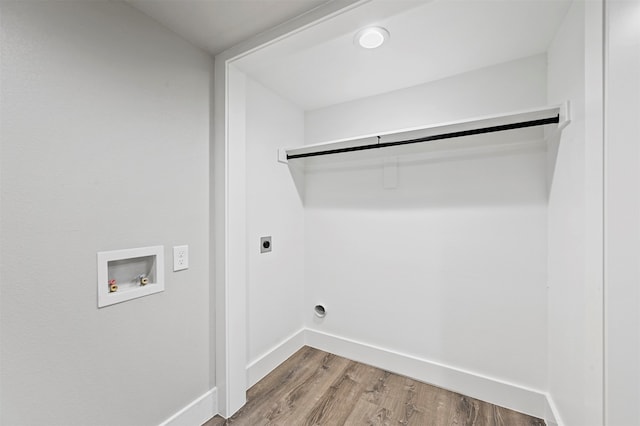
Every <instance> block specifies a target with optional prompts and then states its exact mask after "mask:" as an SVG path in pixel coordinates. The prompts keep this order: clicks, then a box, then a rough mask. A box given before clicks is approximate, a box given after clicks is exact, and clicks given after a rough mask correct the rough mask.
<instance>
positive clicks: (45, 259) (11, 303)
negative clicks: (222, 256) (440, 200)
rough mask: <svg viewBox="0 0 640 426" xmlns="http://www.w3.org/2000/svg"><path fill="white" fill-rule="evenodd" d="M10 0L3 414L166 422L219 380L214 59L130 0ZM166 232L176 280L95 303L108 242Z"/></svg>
mask: <svg viewBox="0 0 640 426" xmlns="http://www.w3.org/2000/svg"><path fill="white" fill-rule="evenodd" d="M0 7H1V13H2V17H1V19H2V20H1V24H2V25H1V27H2V40H1V44H2V51H1V55H2V93H1V99H2V104H1V107H2V109H1V113H2V146H1V147H2V152H1V154H2V155H1V161H2V162H1V168H2V169H1V172H2V175H1V181H2V192H1V197H2V206H1V208H2V210H1V233H2V234H1V235H2V238H1V240H0V241H1V243H0V244H1V250H2V251H1V259H2V264H1V268H2V269H1V272H2V289H1V291H2V305H1V306H2V317H1V321H0V327H1V337H2V354H1V355H2V366H1V370H0V373H1V377H0V381H1V383H2V409H1V410H0V411H1V420H0V422H1V423H2V424H6V425H18V424H19V425H37V424H54V425H87V424H93V425H137V426H138V425H153V424H158V423H160V422H161V421H163V420H164V419H166V418H167V417H169V416H170V415H171V414H173V413H175V412H176V411H178V410H179V409H180V408H182V407H183V406H185V405H186V404H187V403H189V402H191V401H193V400H195V399H196V398H197V397H199V396H200V395H202V394H203V393H205V392H206V391H208V390H209V389H210V383H209V374H210V371H209V359H210V357H212V356H213V354H212V353H210V348H209V340H210V338H213V336H212V334H211V333H212V330H211V329H210V326H209V272H208V271H209V268H208V259H209V252H208V250H209V247H208V241H209V236H208V233H209V228H208V216H209V207H208V173H209V172H208V146H209V117H210V105H209V104H210V90H209V87H210V79H211V69H212V64H211V60H210V58H209V57H208V56H207V55H205V54H203V53H201V52H200V51H198V50H196V49H194V48H193V47H192V46H190V45H189V44H188V43H186V42H185V41H183V40H182V39H180V38H179V37H177V36H175V35H174V34H172V33H171V32H169V31H168V30H166V29H164V28H162V27H161V26H159V25H158V24H156V23H154V22H153V21H152V20H150V19H149V18H147V17H145V16H144V15H142V14H141V13H139V12H137V11H135V10H134V9H132V8H130V7H129V6H127V5H123V4H122V3H118V2H110V1H109V2H84V1H80V2H66V1H65V2H61V1H56V2H42V1H38V2H28V1H19V2H8V1H3V2H2V3H1V6H0ZM156 244H162V245H164V246H165V255H166V258H167V263H166V264H165V272H166V290H165V291H164V292H163V293H160V294H155V295H151V296H147V297H143V298H140V299H136V300H132V301H129V302H125V303H122V304H118V305H114V306H110V307H107V308H103V309H97V303H96V302H97V297H96V252H97V251H101V250H112V249H119V248H130V247H139V246H147V245H156ZM178 244H188V245H189V248H190V268H189V269H188V270H186V271H183V272H178V273H173V272H171V271H172V269H171V261H170V259H171V257H170V247H171V246H172V245H178Z"/></svg>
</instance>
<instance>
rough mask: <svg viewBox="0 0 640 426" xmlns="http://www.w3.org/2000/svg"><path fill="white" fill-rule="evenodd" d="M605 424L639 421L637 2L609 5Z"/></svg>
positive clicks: (639, 83) (639, 91) (639, 35)
mask: <svg viewBox="0 0 640 426" xmlns="http://www.w3.org/2000/svg"><path fill="white" fill-rule="evenodd" d="M606 4H607V26H608V32H607V36H608V40H607V48H608V54H607V58H608V62H607V80H606V89H607V103H606V120H607V122H606V159H607V163H606V166H605V167H606V194H607V197H606V216H605V217H606V262H607V263H606V288H607V294H606V298H605V300H606V324H607V328H606V336H607V346H606V356H605V359H606V362H607V364H606V389H607V390H606V414H607V418H606V424H607V425H610V426H624V425H633V424H640V406H639V405H638V401H640V384H639V380H640V315H639V314H638V304H639V303H640V291H639V289H638V282H639V280H640V269H639V267H638V265H639V264H640V149H638V140H639V139H640V124H639V121H638V117H639V116H640V25H639V23H640V3H638V2H637V1H619V0H613V1H608V2H607V3H606Z"/></svg>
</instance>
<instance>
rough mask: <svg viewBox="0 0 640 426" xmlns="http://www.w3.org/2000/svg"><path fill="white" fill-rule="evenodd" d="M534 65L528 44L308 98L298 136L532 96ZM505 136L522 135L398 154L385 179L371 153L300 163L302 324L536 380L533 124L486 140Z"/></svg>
mask: <svg viewBox="0 0 640 426" xmlns="http://www.w3.org/2000/svg"><path fill="white" fill-rule="evenodd" d="M545 70H546V57H545V56H544V55H539V56H535V57H530V58H525V59H522V60H519V61H514V62H510V63H507V64H502V65H498V66H494V67H491V68H487V69H482V70H478V71H474V72H472V73H468V74H463V75H459V76H455V77H452V78H449V79H446V80H442V81H437V82H433V83H429V84H425V85H422V86H418V87H415V88H413V89H405V90H401V91H397V92H392V93H389V94H385V95H381V96H376V97H372V98H367V99H364V100H360V101H356V102H352V103H347V104H342V105H337V106H335V107H329V108H326V109H322V110H318V111H311V112H308V113H307V115H306V129H305V131H306V142H307V143H310V142H317V141H321V140H326V139H337V138H342V137H349V136H355V135H357V134H362V133H365V134H366V133H374V132H379V131H387V130H394V129H397V128H402V127H407V126H416V125H421V124H429V123H434V122H439V121H450V120H456V119H462V118H465V117H473V116H477V115H484V114H491V113H498V112H508V111H511V110H518V109H526V108H530V107H536V106H542V105H545V104H546V72H545ZM505 138H507V139H508V140H509V141H510V142H524V143H523V144H522V145H519V146H518V147H516V148H513V149H497V148H496V149H494V148H484V149H480V150H470V151H465V152H463V153H450V154H449V155H438V156H435V155H434V156H422V157H420V156H418V157H407V158H404V159H402V158H401V159H400V163H399V167H398V186H397V188H395V189H383V185H382V168H381V167H380V166H379V165H376V164H368V165H361V166H358V167H338V168H330V167H319V168H315V169H313V170H310V171H308V172H307V175H306V194H305V196H306V200H305V207H306V211H305V240H306V245H305V249H306V254H305V268H306V269H305V282H306V287H307V295H306V303H305V317H306V318H307V324H308V326H309V327H310V328H311V329H313V330H318V331H321V332H325V333H329V334H333V335H337V336H340V337H344V338H347V339H353V340H357V341H360V342H362V343H365V344H369V345H372V346H376V347H379V348H383V349H387V350H390V351H393V352H399V353H403V354H406V355H410V356H414V357H419V358H422V359H425V360H428V361H433V362H436V363H442V364H445V365H448V366H451V367H454V368H457V369H462V370H465V371H468V372H471V373H473V374H478V375H482V376H487V377H490V378H493V379H497V380H501V381H505V382H509V383H512V384H516V385H521V386H523V387H527V388H531V389H538V390H544V389H545V388H546V374H545V372H546V353H547V350H546V327H547V326H546V315H547V313H546V282H545V280H546V245H547V241H546V240H547V235H546V203H547V192H546V183H545V182H546V180H545V173H546V150H545V147H544V144H543V143H542V142H541V140H542V132H541V130H540V129H534V130H529V131H523V132H513V133H506V134H496V135H492V136H490V137H487V138H484V140H485V142H486V140H487V139H488V140H489V141H495V142H505ZM449 144H450V145H451V146H455V144H456V142H455V141H450V142H449ZM410 159H413V160H411V161H409V160H410ZM327 161H328V160H327ZM318 302H321V303H324V304H326V307H327V316H326V318H325V319H324V320H323V321H315V320H313V315H312V309H313V306H314V305H315V304H316V303H318Z"/></svg>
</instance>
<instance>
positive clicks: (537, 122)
mask: <svg viewBox="0 0 640 426" xmlns="http://www.w3.org/2000/svg"><path fill="white" fill-rule="evenodd" d="M559 122H560V114H558V115H556V116H555V117H550V118H541V119H539V120H531V121H521V122H519V123H511V124H503V125H500V126H491V127H482V128H480V129H471V130H461V131H459V132H451V133H442V134H439V135H432V136H425V137H423V138H417V139H407V140H404V141H395V142H378V143H374V144H369V145H360V146H352V147H348V148H336V149H328V150H326V151H318V152H307V153H304V154H292V155H289V154H287V160H293V159H295V158H304V157H317V156H319V155H328V154H339V153H342V152H352V151H364V150H367V149H377V148H386V147H389V146H399V145H410V144H414V143H422V142H431V141H437V140H442V139H451V138H459V137H462V136H472V135H481V134H483V133H493V132H502V131H504V130H513V129H523V128H525V127H535V126H544V125H545V124H554V123H555V124H557V123H559ZM378 140H380V137H379V136H378Z"/></svg>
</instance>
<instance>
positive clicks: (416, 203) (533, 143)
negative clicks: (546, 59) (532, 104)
mask: <svg viewBox="0 0 640 426" xmlns="http://www.w3.org/2000/svg"><path fill="white" fill-rule="evenodd" d="M546 161H547V153H546V143H545V141H544V139H543V133H542V129H522V130H515V131H507V132H502V133H495V134H491V135H480V136H473V137H464V138H457V139H449V140H443V141H437V142H431V143H429V145H428V147H427V146H425V144H416V145H407V146H400V147H393V148H385V149H381V150H370V151H359V152H351V153H343V154H333V155H326V156H319V157H310V158H307V159H302V160H290V162H289V170H290V172H291V175H292V178H293V179H294V181H295V184H296V187H297V189H298V193H299V194H300V196H301V198H302V200H303V202H304V205H305V207H307V208H338V209H340V208H344V209H383V210H398V209H400V210H401V209H413V208H439V207H460V208H464V207H466V206H483V205H486V206H496V205H506V206H513V205H530V204H546V202H547V185H546V181H547V177H546V173H547V166H546ZM385 164H387V166H385ZM389 164H391V166H389ZM394 164H397V167H394V166H393V165H394Z"/></svg>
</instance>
